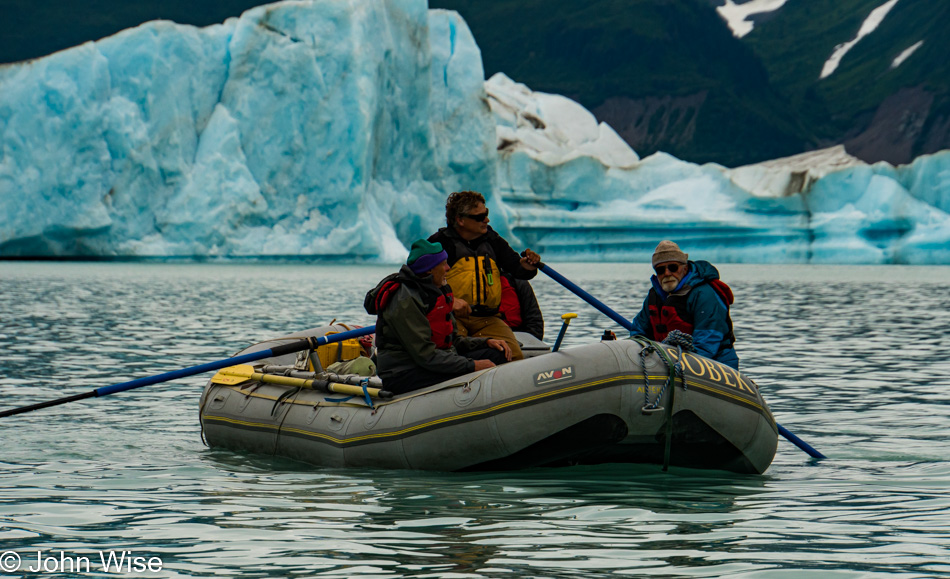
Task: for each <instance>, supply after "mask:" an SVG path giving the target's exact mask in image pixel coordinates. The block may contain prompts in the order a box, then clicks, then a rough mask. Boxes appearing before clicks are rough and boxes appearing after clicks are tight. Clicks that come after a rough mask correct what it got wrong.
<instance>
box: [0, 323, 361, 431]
mask: <svg viewBox="0 0 950 579" xmlns="http://www.w3.org/2000/svg"><path fill="white" fill-rule="evenodd" d="M375 331H376V326H367V327H365V328H357V329H355V330H349V331H346V332H340V333H338V334H330V335H329V336H321V337H316V336H312V337H309V338H304V339H302V340H298V341H296V342H290V343H289V344H283V345H280V346H275V347H273V348H270V349H269V350H261V351H259V352H252V353H250V354H244V355H241V356H234V357H233V358H225V359H223V360H218V361H217V362H208V363H207V364H200V365H198V366H191V367H190V368H182V369H181V370H174V371H172V372H165V373H164V374H158V375H156V376H147V377H145V378H139V379H137V380H132V381H130V382H122V383H120V384H113V385H112V386H103V387H101V388H96V389H95V390H92V391H89V392H86V393H84V394H76V395H75V396H66V397H65V398H57V399H56V400H48V401H46V402H40V403H39V404H31V405H29V406H23V407H20V408H13V409H11V410H4V411H3V412H0V418H3V417H4V416H13V415H14V414H22V413H24V412H30V411H33V410H39V409H40V408H49V407H50V406H58V405H60V404H66V403H67V402H75V401H76V400H84V399H86V398H97V397H102V396H108V395H109V394H115V393H116V392H124V391H126V390H132V389H134V388H141V387H143V386H151V385H152V384H158V383H159V382H168V381H169V380H177V379H178V378H185V377H187V376H194V375H195V374H202V373H204V372H211V371H212V370H220V369H221V368H227V367H228V366H236V365H238V364H244V363H247V362H253V361H255V360H262V359H264V358H271V357H276V356H282V355H284V354H291V353H293V352H299V351H301V350H307V349H314V348H316V347H317V346H322V345H324V344H330V343H332V342H341V341H343V340H348V339H350V338H358V337H359V336H365V335H367V334H372V333H373V332H375Z"/></svg>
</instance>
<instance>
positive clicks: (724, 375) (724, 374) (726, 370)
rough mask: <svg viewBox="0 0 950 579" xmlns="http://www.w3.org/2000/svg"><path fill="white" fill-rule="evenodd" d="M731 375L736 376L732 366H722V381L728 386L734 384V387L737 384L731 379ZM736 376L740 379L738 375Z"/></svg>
mask: <svg viewBox="0 0 950 579" xmlns="http://www.w3.org/2000/svg"><path fill="white" fill-rule="evenodd" d="M730 376H735V375H734V374H733V370H732V368H727V367H725V366H723V367H722V383H723V384H725V385H726V386H732V387H733V388H735V387H736V385H735V384H733V383H732V382H730V381H729V377H730ZM736 378H737V379H738V376H736Z"/></svg>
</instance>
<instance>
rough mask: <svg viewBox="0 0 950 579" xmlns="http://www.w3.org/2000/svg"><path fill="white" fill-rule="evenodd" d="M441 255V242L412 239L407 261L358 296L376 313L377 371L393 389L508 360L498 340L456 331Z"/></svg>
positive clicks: (422, 384) (396, 391) (505, 347)
mask: <svg viewBox="0 0 950 579" xmlns="http://www.w3.org/2000/svg"><path fill="white" fill-rule="evenodd" d="M446 259H447V255H446V252H445V250H443V249H442V246H441V245H440V244H438V243H431V242H429V241H426V240H425V239H419V240H417V241H416V242H415V243H413V244H412V247H411V249H410V251H409V259H408V260H406V265H404V266H402V267H401V268H400V269H399V272H398V273H395V274H392V275H389V276H387V277H385V278H383V280H382V281H380V282H379V284H377V285H376V287H375V288H373V289H372V290H370V291H369V292H368V293H367V294H366V299H365V300H364V301H363V307H364V308H366V312H367V313H369V314H370V315H375V316H377V317H376V367H377V371H378V374H379V377H380V379H382V381H383V385H384V387H385V388H386V390H389V391H391V392H393V393H394V394H404V393H406V392H410V391H412V390H417V389H419V388H425V387H426V386H431V385H432V384H437V383H439V382H442V381H444V380H448V379H450V378H453V377H455V376H459V375H462V374H467V373H469V372H474V371H476V370H485V369H487V368H492V367H494V366H495V365H496V364H503V363H505V362H507V361H509V360H511V349H510V348H509V347H508V344H507V343H505V342H504V341H503V340H496V339H490V338H484V337H482V338H475V337H460V336H459V335H458V334H457V332H456V327H455V316H454V315H453V313H452V302H453V296H452V289H451V287H449V286H448V285H447V284H446V283H445V277H446V273H447V272H448V271H449V266H448V264H447V263H446Z"/></svg>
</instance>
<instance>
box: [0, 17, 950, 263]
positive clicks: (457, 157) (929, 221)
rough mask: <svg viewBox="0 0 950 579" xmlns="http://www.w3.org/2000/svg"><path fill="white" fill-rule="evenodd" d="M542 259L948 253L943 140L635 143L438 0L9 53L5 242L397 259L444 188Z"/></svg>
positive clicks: (0, 203)
mask: <svg viewBox="0 0 950 579" xmlns="http://www.w3.org/2000/svg"><path fill="white" fill-rule="evenodd" d="M462 189H473V190H477V191H481V192H482V193H484V194H485V196H486V198H487V200H488V206H489V208H490V209H491V211H492V213H491V215H492V226H493V227H494V228H495V229H496V230H498V231H499V232H501V233H502V234H503V235H505V236H506V237H508V238H509V241H511V242H512V245H513V246H515V247H531V248H533V249H535V250H536V251H539V252H540V253H541V254H542V255H543V256H544V257H545V258H546V259H547V260H564V261H649V257H650V255H651V253H652V251H653V248H654V247H655V245H656V243H657V242H658V241H659V240H660V239H674V240H676V241H677V242H679V243H680V245H681V246H682V247H683V248H684V250H685V251H688V252H690V253H691V254H692V255H694V256H701V258H702V259H709V260H712V261H718V262H745V263H854V264H889V263H901V264H950V249H948V248H950V215H948V213H950V152H948V151H944V152H940V153H937V154H934V155H929V156H925V157H921V158H918V159H916V160H915V161H914V162H913V163H911V164H909V165H904V166H898V167H893V166H891V165H888V164H886V163H878V164H875V165H867V164H865V163H863V162H861V161H859V160H857V159H855V158H853V157H851V156H849V155H848V154H847V152H846V151H845V150H844V149H843V148H842V147H834V148H831V149H826V150H822V151H813V152H810V153H805V154H803V155H798V156H796V157H791V158H788V159H777V160H774V161H769V162H767V163H760V164H758V165H752V166H747V167H738V168H727V167H723V166H720V165H716V164H705V165H697V164H693V163H689V162H686V161H683V160H680V159H676V158H674V157H672V156H670V155H667V154H664V153H657V154H654V155H651V156H649V157H646V158H642V159H641V158H640V157H639V156H638V155H637V154H636V152H635V151H633V150H632V149H630V147H629V146H627V144H626V143H625V142H624V141H623V140H622V139H621V138H620V137H619V136H618V135H617V133H616V132H614V131H613V129H612V128H611V127H609V126H608V125H606V124H604V123H598V122H597V120H596V119H595V117H594V116H593V115H592V114H591V113H590V112H589V111H587V110H585V109H584V108H583V107H582V106H580V105H579V104H578V103H576V102H574V101H571V100H570V99H568V98H566V97H563V96H559V95H552V94H544V93H540V92H535V91H532V90H531V89H530V88H529V87H527V86H525V85H523V84H520V83H518V82H516V80H512V79H510V78H508V77H507V76H505V75H504V74H496V75H494V76H493V77H492V78H490V79H488V80H485V78H484V70H483V68H482V62H481V54H480V51H479V48H478V45H477V43H476V39H475V38H474V37H473V36H472V33H471V31H470V30H469V29H468V27H467V25H466V24H465V22H464V21H463V20H462V19H461V17H460V16H459V15H458V14H457V13H454V12H449V11H443V10H429V9H428V7H427V4H426V2H425V0H394V1H390V2H370V1H368V0H291V1H285V2H280V3H276V4H270V5H265V6H259V7H257V8H254V9H251V10H249V11H247V12H245V13H244V14H242V15H241V16H240V17H239V18H232V19H229V20H227V21H226V22H224V23H221V24H218V25H214V26H210V27H206V28H195V27H192V26H186V25H178V24H174V23H171V22H164V21H156V22H150V23H146V24H144V25H142V26H139V27H137V28H134V29H130V30H125V31H123V32H120V33H119V34H116V35H114V36H112V37H109V38H105V39H102V40H100V41H97V42H90V43H86V44H83V45H81V46H78V47H75V48H72V49H69V50H65V51H62V52H59V53H56V54H53V55H50V56H47V57H45V58H41V59H37V60H33V61H28V62H24V63H16V64H11V65H5V66H2V67H0V258H8V259H9V258H24V257H52V258H67V257H86V258H119V259H125V258H129V259H135V258H162V259H164V258H202V259H203V258H216V257H222V258H268V257H269V258H304V259H319V260H326V259H332V260H345V261H368V262H384V263H395V262H398V261H401V260H403V259H404V258H405V256H406V254H407V250H406V247H407V246H408V245H409V244H410V243H411V242H412V241H413V240H414V239H416V238H419V237H424V236H428V235H429V234H430V233H431V232H433V231H435V229H437V228H438V227H439V226H441V225H442V224H443V223H444V214H443V209H444V201H445V197H446V196H447V194H448V193H449V192H451V191H456V190H462Z"/></svg>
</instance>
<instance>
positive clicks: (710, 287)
mask: <svg viewBox="0 0 950 579" xmlns="http://www.w3.org/2000/svg"><path fill="white" fill-rule="evenodd" d="M653 270H654V271H655V272H656V274H655V275H653V276H652V277H651V278H650V281H651V282H652V283H653V287H652V288H651V289H650V292H649V293H648V294H647V297H646V299H645V300H644V301H643V308H642V309H641V310H640V313H638V314H637V316H636V317H635V318H634V319H633V329H631V331H630V335H631V336H635V335H641V336H646V337H647V338H650V339H651V340H656V341H658V342H661V341H663V340H664V339H665V338H666V336H667V335H668V334H669V333H670V332H672V331H673V330H679V331H680V332H683V333H684V334H690V335H691V336H692V337H693V347H694V348H695V349H696V352H697V353H698V354H700V355H702V356H705V357H706V358H709V359H711V360H716V361H718V362H721V363H723V364H725V365H727V366H730V367H732V368H735V369H736V370H738V369H739V356H738V355H737V354H736V350H735V348H734V347H733V345H734V344H735V341H736V337H735V333H734V332H733V329H732V318H730V316H729V305H730V304H731V303H732V299H733V298H732V290H730V289H729V286H727V285H726V284H725V283H723V282H722V281H720V280H719V271H718V270H717V269H716V268H715V267H713V265H712V264H711V263H709V262H708V261H689V256H688V255H687V254H686V253H683V251H681V250H680V248H679V246H678V245H676V244H675V243H673V242H672V241H666V240H665V241H661V242H660V244H659V245H657V246H656V250H655V251H654V252H653Z"/></svg>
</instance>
